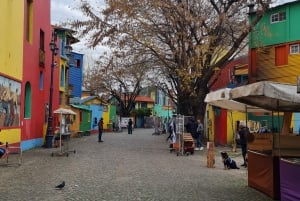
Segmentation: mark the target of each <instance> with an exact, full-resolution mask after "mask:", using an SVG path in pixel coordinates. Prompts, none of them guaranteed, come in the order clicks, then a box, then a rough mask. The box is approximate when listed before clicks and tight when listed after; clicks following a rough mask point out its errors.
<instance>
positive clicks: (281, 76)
mask: <svg viewBox="0 0 300 201" xmlns="http://www.w3.org/2000/svg"><path fill="white" fill-rule="evenodd" d="M254 15H255V13H252V14H250V20H251V19H252V18H254ZM299 18H300V2H299V1H293V2H290V3H285V4H282V5H279V6H276V7H274V8H271V9H270V10H269V11H268V12H267V13H265V14H264V16H263V18H262V19H261V20H260V22H259V23H258V24H257V26H255V28H254V31H252V32H251V34H250V37H249V42H250V43H249V44H250V45H249V48H250V49H249V58H250V59H249V61H250V62H249V80H250V82H258V81H265V80H269V81H275V82H280V83H290V84H297V80H298V77H299V75H300V68H299V66H300V34H299V33H300V27H299V25H298V24H299V22H298V20H299ZM299 116H300V115H299V114H294V117H293V121H292V125H291V130H293V131H294V132H297V133H299V130H300V118H299ZM280 118H282V116H280ZM270 121H271V120H270V118H269V124H270Z"/></svg>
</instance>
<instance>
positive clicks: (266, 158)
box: [207, 81, 300, 199]
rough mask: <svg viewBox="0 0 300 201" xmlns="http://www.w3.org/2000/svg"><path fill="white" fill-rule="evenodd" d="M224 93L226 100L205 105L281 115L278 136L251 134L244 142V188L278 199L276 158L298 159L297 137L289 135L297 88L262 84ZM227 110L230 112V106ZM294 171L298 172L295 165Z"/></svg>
mask: <svg viewBox="0 0 300 201" xmlns="http://www.w3.org/2000/svg"><path fill="white" fill-rule="evenodd" d="M228 91H229V92H226V93H228V94H229V95H227V98H225V96H223V99H224V98H225V100H224V101H223V100H222V98H220V100H218V101H217V100H214V101H207V102H208V103H210V104H215V103H216V102H217V103H218V105H219V107H223V108H225V109H228V108H227V102H230V104H231V105H233V104H234V106H235V107H237V106H239V105H240V104H243V105H244V107H245V110H244V111H248V112H250V110H247V109H246V108H248V107H249V106H250V107H256V108H257V107H259V108H262V109H265V110H269V111H275V112H277V115H278V113H279V112H283V113H284V121H283V123H282V125H279V126H278V128H282V129H281V131H280V132H279V133H272V134H251V135H249V141H248V150H249V152H248V185H249V186H251V187H253V188H255V189H257V190H260V191H262V192H264V193H265V194H267V195H269V196H270V197H272V198H273V199H280V196H282V195H280V192H281V191H280V190H281V188H280V186H282V185H281V180H280V179H281V178H280V175H281V171H282V170H281V169H280V167H279V159H280V158H283V157H284V158H291V157H296V158H299V157H300V137H298V136H296V135H293V134H290V133H289V127H290V123H291V116H292V112H300V94H297V86H295V85H290V84H281V83H275V82H269V81H264V82H257V83H253V84H249V85H245V86H241V87H237V88H233V89H230V90H228ZM231 101H234V102H231ZM236 103H237V104H236ZM229 109H232V106H230V107H229ZM258 161H259V162H258ZM295 168H299V169H300V167H299V166H298V167H295ZM266 173H268V174H266ZM258 178H259V179H258ZM285 180H286V178H285Z"/></svg>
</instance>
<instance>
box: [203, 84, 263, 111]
mask: <svg viewBox="0 0 300 201" xmlns="http://www.w3.org/2000/svg"><path fill="white" fill-rule="evenodd" d="M231 90H232V89H231V88H224V89H219V90H216V91H213V92H210V93H208V94H207V95H206V97H205V100H204V101H205V102H206V103H209V104H210V105H214V106H217V107H220V108H224V109H228V110H234V111H240V112H266V110H264V109H261V108H257V107H253V106H250V105H246V104H244V103H240V102H237V101H234V100H232V99H231V97H230V91H231Z"/></svg>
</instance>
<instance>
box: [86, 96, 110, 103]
mask: <svg viewBox="0 0 300 201" xmlns="http://www.w3.org/2000/svg"><path fill="white" fill-rule="evenodd" d="M93 99H98V100H99V101H100V102H101V104H104V105H107V103H106V102H105V101H103V100H102V99H101V98H100V97H99V96H86V97H83V98H81V100H80V103H81V104H83V103H86V102H88V101H90V100H93Z"/></svg>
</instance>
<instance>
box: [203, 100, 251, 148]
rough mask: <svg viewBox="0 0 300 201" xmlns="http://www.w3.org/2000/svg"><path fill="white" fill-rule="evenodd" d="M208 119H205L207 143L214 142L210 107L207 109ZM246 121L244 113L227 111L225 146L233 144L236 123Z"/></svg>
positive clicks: (212, 115) (212, 116)
mask: <svg viewBox="0 0 300 201" xmlns="http://www.w3.org/2000/svg"><path fill="white" fill-rule="evenodd" d="M208 113H209V114H208V117H209V118H208V119H207V125H206V126H207V127H206V128H207V130H206V131H207V132H208V138H209V141H214V140H215V133H214V127H213V125H215V122H214V119H215V118H214V112H213V109H212V106H211V105H209V107H208ZM245 119H246V113H243V112H238V111H229V110H227V131H226V132H227V139H226V141H227V144H228V145H232V144H233V142H234V133H235V132H234V130H235V126H236V124H235V123H236V121H241V120H245Z"/></svg>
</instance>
